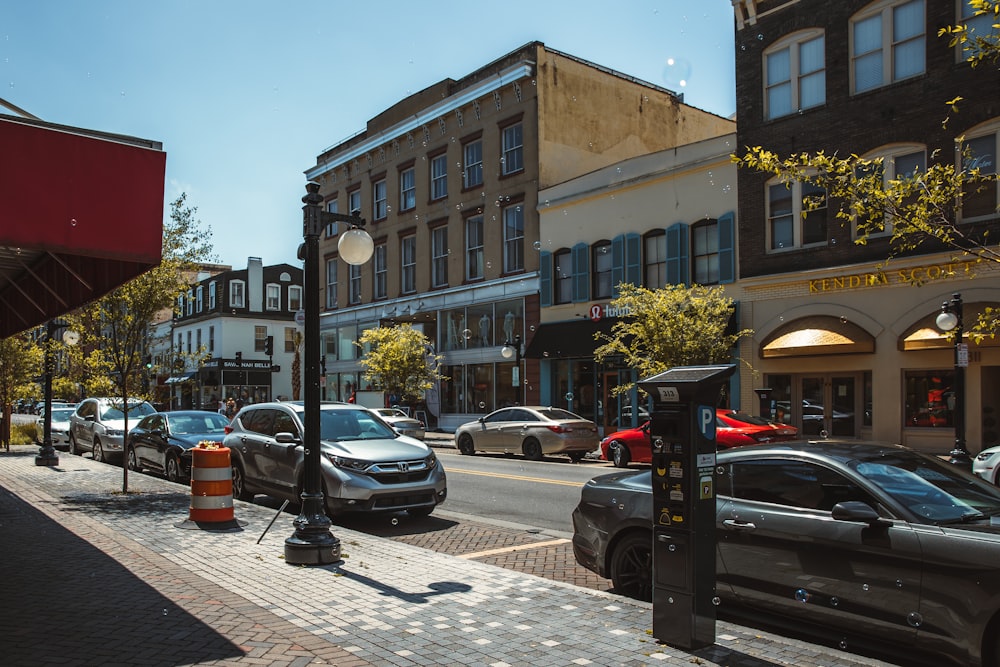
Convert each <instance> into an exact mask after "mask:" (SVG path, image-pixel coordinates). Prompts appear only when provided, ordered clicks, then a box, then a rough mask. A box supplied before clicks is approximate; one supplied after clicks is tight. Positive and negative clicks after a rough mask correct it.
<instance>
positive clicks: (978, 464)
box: [972, 446, 1000, 485]
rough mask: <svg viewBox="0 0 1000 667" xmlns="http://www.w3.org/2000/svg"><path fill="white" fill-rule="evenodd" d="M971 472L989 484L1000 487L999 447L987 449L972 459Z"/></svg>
mask: <svg viewBox="0 0 1000 667" xmlns="http://www.w3.org/2000/svg"><path fill="white" fill-rule="evenodd" d="M972 472H974V473H976V474H977V475H979V476H980V477H982V478H983V479H985V480H986V481H987V482H989V483H990V484H997V485H1000V446H997V447H989V448H987V449H984V450H983V451H981V452H979V453H978V454H976V458H974V459H972Z"/></svg>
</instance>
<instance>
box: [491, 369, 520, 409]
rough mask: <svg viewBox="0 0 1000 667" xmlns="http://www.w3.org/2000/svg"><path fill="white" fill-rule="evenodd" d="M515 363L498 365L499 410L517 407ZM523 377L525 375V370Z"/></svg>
mask: <svg viewBox="0 0 1000 667" xmlns="http://www.w3.org/2000/svg"><path fill="white" fill-rule="evenodd" d="M513 371H514V363H513V362H511V363H507V364H497V401H496V405H497V408H506V407H510V406H511V405H517V404H518V400H517V387H515V386H514V373H513ZM521 375H522V376H523V375H524V372H523V369H522V373H521Z"/></svg>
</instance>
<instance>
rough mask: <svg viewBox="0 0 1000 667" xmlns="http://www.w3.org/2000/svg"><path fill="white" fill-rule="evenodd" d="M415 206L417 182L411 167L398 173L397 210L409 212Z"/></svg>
mask: <svg viewBox="0 0 1000 667" xmlns="http://www.w3.org/2000/svg"><path fill="white" fill-rule="evenodd" d="M416 205H417V180H416V172H415V171H414V169H413V167H410V168H409V169H404V170H403V171H401V172H399V210H401V211H409V210H410V209H411V208H415V207H416Z"/></svg>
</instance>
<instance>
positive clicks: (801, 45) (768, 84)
mask: <svg viewBox="0 0 1000 667" xmlns="http://www.w3.org/2000/svg"><path fill="white" fill-rule="evenodd" d="M764 72H765V76H766V80H765V90H764V100H765V104H766V107H765V111H764V114H765V117H766V118H767V119H769V120H770V119H771V118H779V117H781V116H787V115H789V114H792V113H795V112H796V111H801V110H802V109H810V108H812V107H817V106H820V105H821V104H823V103H824V102H825V101H826V66H825V62H824V44H823V34H822V33H820V34H818V35H817V34H816V31H809V32H807V33H798V34H796V35H792V36H790V37H788V38H786V39H783V40H781V41H780V42H778V43H777V44H775V45H773V46H772V47H770V48H769V49H768V50H767V51H766V52H765V53H764Z"/></svg>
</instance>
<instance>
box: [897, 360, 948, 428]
mask: <svg viewBox="0 0 1000 667" xmlns="http://www.w3.org/2000/svg"><path fill="white" fill-rule="evenodd" d="M904 379H905V385H906V414H905V417H904V420H903V426H906V427H935V426H936V427H941V426H944V427H948V428H950V427H953V426H954V422H953V421H952V409H953V408H954V407H955V388H954V387H955V372H954V371H953V370H944V371H906V372H905V373H904Z"/></svg>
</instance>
